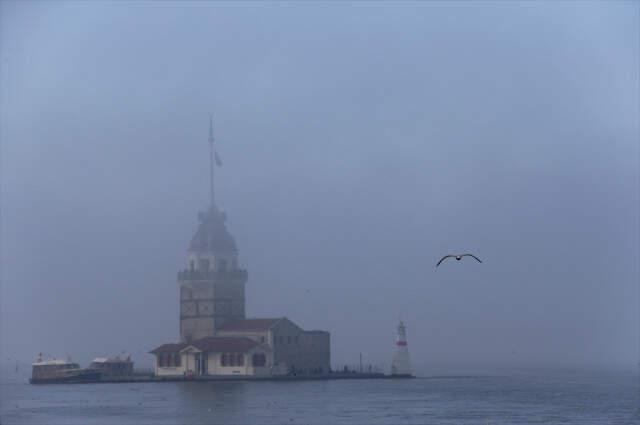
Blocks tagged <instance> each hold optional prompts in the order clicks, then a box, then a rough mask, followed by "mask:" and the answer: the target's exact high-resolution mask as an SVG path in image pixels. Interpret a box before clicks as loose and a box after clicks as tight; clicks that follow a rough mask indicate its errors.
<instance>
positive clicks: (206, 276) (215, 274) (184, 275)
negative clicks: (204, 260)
mask: <svg viewBox="0 0 640 425" xmlns="http://www.w3.org/2000/svg"><path fill="white" fill-rule="evenodd" d="M247 277H248V273H247V271H246V270H241V269H238V270H225V271H222V270H191V269H184V270H180V271H178V282H182V281H186V280H217V279H239V280H245V281H246V280H247Z"/></svg>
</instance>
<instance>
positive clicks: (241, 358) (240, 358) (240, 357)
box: [236, 354, 244, 366]
mask: <svg viewBox="0 0 640 425" xmlns="http://www.w3.org/2000/svg"><path fill="white" fill-rule="evenodd" d="M236 360H237V363H238V366H244V354H238V358H237V359H236Z"/></svg>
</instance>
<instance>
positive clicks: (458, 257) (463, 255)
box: [436, 254, 482, 267]
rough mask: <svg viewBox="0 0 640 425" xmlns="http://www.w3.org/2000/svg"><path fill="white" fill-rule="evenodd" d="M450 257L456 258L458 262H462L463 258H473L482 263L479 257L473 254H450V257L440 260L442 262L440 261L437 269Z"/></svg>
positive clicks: (446, 256)
mask: <svg viewBox="0 0 640 425" xmlns="http://www.w3.org/2000/svg"><path fill="white" fill-rule="evenodd" d="M449 257H451V258H455V259H456V260H458V261H460V260H462V257H473V258H475V259H476V260H477V261H478V263H482V261H481V260H480V259H479V258H478V257H476V256H475V255H473V254H461V255H452V254H450V255H445V256H444V257H442V258H441V259H440V261H438V264H436V267H438V266H439V265H440V263H442V262H443V261H444V260H446V259H447V258H449Z"/></svg>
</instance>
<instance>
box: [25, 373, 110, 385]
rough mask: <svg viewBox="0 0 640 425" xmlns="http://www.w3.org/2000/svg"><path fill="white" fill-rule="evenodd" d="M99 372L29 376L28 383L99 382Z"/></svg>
mask: <svg viewBox="0 0 640 425" xmlns="http://www.w3.org/2000/svg"><path fill="white" fill-rule="evenodd" d="M101 375H102V374H101V373H100V372H94V371H90V372H89V371H87V372H79V373H76V374H69V375H66V376H51V377H46V378H31V379H29V383H30V384H34V385H41V384H80V383H90V382H99V381H100V378H101Z"/></svg>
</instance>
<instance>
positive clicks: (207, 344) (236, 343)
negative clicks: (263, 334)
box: [185, 336, 258, 353]
mask: <svg viewBox="0 0 640 425" xmlns="http://www.w3.org/2000/svg"><path fill="white" fill-rule="evenodd" d="M189 345H192V346H194V347H196V348H197V349H198V350H202V351H214V352H225V353H245V352H247V351H249V350H251V349H252V348H253V347H255V346H257V345H258V343H257V342H255V341H253V340H252V339H249V338H245V337H234V336H208V337H205V338H200V339H197V340H195V341H193V342H192V343H191V344H189ZM187 346H188V345H186V344H185V347H187Z"/></svg>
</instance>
